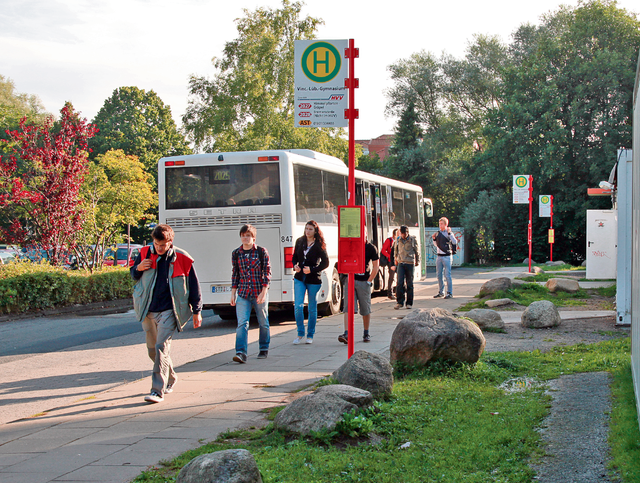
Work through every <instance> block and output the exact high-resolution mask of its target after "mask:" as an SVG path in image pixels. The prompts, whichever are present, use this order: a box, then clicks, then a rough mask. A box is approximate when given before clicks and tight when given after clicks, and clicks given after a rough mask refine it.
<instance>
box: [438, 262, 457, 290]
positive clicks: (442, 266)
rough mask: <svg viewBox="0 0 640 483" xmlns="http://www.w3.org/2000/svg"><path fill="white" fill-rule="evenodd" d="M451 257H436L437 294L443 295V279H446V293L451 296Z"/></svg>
mask: <svg viewBox="0 0 640 483" xmlns="http://www.w3.org/2000/svg"><path fill="white" fill-rule="evenodd" d="M451 258H452V257H451V255H449V256H447V257H441V256H440V255H438V256H437V257H436V271H437V273H438V293H441V294H443V295H444V280H443V272H444V277H445V278H446V279H447V293H448V294H449V295H453V284H452V282H451Z"/></svg>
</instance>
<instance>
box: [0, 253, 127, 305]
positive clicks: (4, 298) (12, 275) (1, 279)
mask: <svg viewBox="0 0 640 483" xmlns="http://www.w3.org/2000/svg"><path fill="white" fill-rule="evenodd" d="M132 291H133V280H132V279H131V276H130V275H129V270H128V269H127V268H123V267H104V268H103V269H102V270H100V271H97V272H94V273H93V274H91V273H89V272H86V271H81V270H65V269H63V268H58V267H52V266H51V265H49V264H48V263H47V262H43V263H32V262H29V261H24V262H16V263H11V264H7V265H2V266H0V313H3V314H17V313H22V312H28V311H33V310H42V309H46V308H54V307H64V306H66V305H76V304H79V305H84V304H88V303H91V302H103V301H106V300H116V299H124V298H129V297H131V293H132Z"/></svg>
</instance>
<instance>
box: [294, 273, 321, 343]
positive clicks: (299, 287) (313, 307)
mask: <svg viewBox="0 0 640 483" xmlns="http://www.w3.org/2000/svg"><path fill="white" fill-rule="evenodd" d="M320 287H322V285H321V284H312V283H307V282H301V281H300V280H298V279H297V278H294V279H293V297H294V298H293V300H295V302H294V305H293V306H294V310H295V314H296V325H297V326H298V337H304V294H305V293H308V308H309V323H308V326H307V338H308V339H313V336H314V335H315V333H316V322H317V321H318V300H317V296H318V292H319V291H320Z"/></svg>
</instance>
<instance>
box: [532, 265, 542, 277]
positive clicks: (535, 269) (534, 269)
mask: <svg viewBox="0 0 640 483" xmlns="http://www.w3.org/2000/svg"><path fill="white" fill-rule="evenodd" d="M533 273H535V274H536V275H540V274H541V273H544V270H542V269H541V268H540V267H533Z"/></svg>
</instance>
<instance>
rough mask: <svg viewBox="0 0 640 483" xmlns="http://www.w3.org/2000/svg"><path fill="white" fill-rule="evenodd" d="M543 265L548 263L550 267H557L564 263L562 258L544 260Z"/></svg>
mask: <svg viewBox="0 0 640 483" xmlns="http://www.w3.org/2000/svg"><path fill="white" fill-rule="evenodd" d="M544 264H545V265H549V266H550V267H558V266H560V265H564V262H563V261H562V260H557V261H555V262H544Z"/></svg>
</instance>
